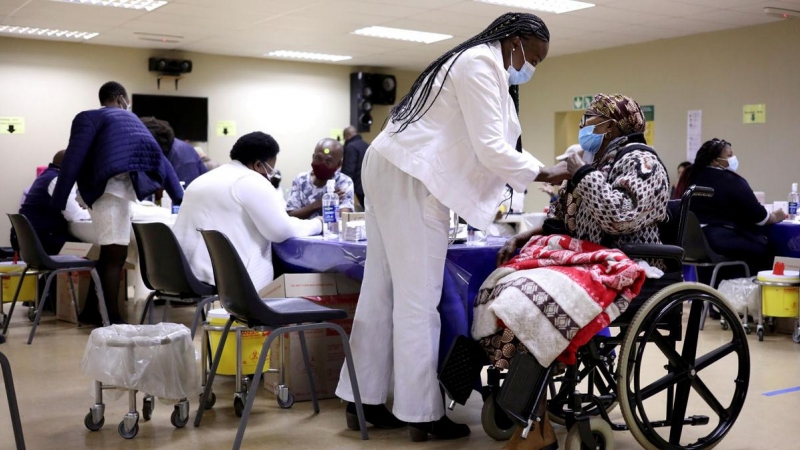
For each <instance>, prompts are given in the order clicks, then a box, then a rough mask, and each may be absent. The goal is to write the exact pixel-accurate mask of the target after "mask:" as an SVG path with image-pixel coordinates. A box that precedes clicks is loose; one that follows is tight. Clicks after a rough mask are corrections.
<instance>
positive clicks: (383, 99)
mask: <svg viewBox="0 0 800 450" xmlns="http://www.w3.org/2000/svg"><path fill="white" fill-rule="evenodd" d="M396 96H397V79H396V78H395V77H394V75H381V74H373V73H365V72H356V73H351V74H350V123H351V124H353V126H355V127H356V128H357V129H358V131H359V132H368V131H369V130H370V126H371V125H372V113H371V112H372V107H373V105H393V104H394V102H395V99H396Z"/></svg>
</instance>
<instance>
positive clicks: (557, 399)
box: [547, 349, 618, 425]
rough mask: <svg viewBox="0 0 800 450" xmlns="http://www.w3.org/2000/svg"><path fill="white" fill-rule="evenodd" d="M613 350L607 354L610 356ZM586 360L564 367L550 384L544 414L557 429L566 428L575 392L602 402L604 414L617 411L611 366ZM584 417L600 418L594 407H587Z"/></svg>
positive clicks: (582, 358)
mask: <svg viewBox="0 0 800 450" xmlns="http://www.w3.org/2000/svg"><path fill="white" fill-rule="evenodd" d="M612 351H613V349H611V350H608V352H607V353H609V354H610V353H611V352H612ZM587 358H589V356H587V355H580V356H579V357H578V363H577V364H575V365H572V366H567V368H566V371H565V372H564V373H563V374H561V375H557V376H554V377H553V378H552V379H551V380H550V400H548V401H547V414H548V416H549V417H550V420H551V421H552V422H553V423H555V424H558V425H566V424H567V414H568V412H567V411H569V410H570V409H571V408H572V406H571V404H570V399H571V398H572V395H573V394H574V393H575V391H576V390H578V391H580V392H582V393H586V394H589V395H596V396H598V397H601V398H602V400H603V406H604V407H605V408H604V409H605V410H606V413H610V412H611V411H613V410H614V409H615V408H616V407H617V404H618V402H617V382H616V380H615V379H614V363H613V361H612V359H611V358H609V359H607V360H606V361H595V360H589V361H587ZM583 413H584V414H589V415H599V414H600V413H599V412H598V411H597V407H596V406H594V405H591V406H587V407H586V409H585V410H583Z"/></svg>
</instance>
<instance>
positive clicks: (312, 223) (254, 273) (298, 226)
mask: <svg viewBox="0 0 800 450" xmlns="http://www.w3.org/2000/svg"><path fill="white" fill-rule="evenodd" d="M285 206H286V205H285V203H284V202H283V199H282V198H281V195H280V194H279V193H278V191H277V190H276V189H275V188H274V187H273V186H272V184H270V182H269V181H267V180H266V179H265V178H264V177H263V176H262V175H261V174H259V173H257V172H255V171H253V170H250V169H248V168H247V167H245V166H244V165H243V164H242V163H240V162H239V161H231V162H230V163H229V164H225V165H222V166H220V167H218V168H217V169H215V170H212V171H210V172H207V173H205V174H203V175H201V176H199V177H197V178H196V179H195V180H194V181H192V184H190V185H189V187H188V188H187V189H186V193H185V194H184V196H183V203H182V204H181V209H180V212H179V213H178V219H177V220H176V221H175V226H174V227H173V228H172V231H173V232H174V233H175V237H176V238H177V239H178V242H179V243H180V244H181V248H182V249H183V253H184V255H186V259H187V260H188V261H189V266H191V268H192V272H194V274H195V276H196V277H197V278H198V279H199V280H201V281H204V282H206V283H209V284H214V271H213V268H212V267H211V257H210V256H209V255H208V250H207V249H206V244H205V242H204V241H203V237H202V235H201V234H200V232H198V231H197V229H198V228H200V229H204V230H217V231H220V232H222V233H223V234H225V235H226V236H227V237H228V239H230V241H231V243H233V246H234V247H235V248H236V251H237V252H238V253H239V257H240V258H241V259H242V262H243V263H244V265H245V267H246V268H247V272H248V273H249V274H250V278H251V279H252V280H253V284H254V285H255V287H256V289H261V288H262V287H264V286H266V285H267V284H269V282H271V281H272V278H273V268H272V243H273V242H283V241H285V240H286V239H289V238H291V237H302V236H310V235H314V234H319V233H320V232H322V222H320V221H319V220H317V219H312V220H300V219H297V218H294V217H289V215H288V214H287V213H286V208H285Z"/></svg>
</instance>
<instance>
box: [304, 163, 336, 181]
mask: <svg viewBox="0 0 800 450" xmlns="http://www.w3.org/2000/svg"><path fill="white" fill-rule="evenodd" d="M311 170H312V171H313V172H314V176H315V177H317V179H318V180H321V181H328V180H330V179H331V178H333V176H334V175H336V171H337V170H338V168H336V167H334V168H330V167H328V166H326V165H325V163H311Z"/></svg>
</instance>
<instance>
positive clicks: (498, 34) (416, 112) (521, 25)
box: [389, 13, 550, 133]
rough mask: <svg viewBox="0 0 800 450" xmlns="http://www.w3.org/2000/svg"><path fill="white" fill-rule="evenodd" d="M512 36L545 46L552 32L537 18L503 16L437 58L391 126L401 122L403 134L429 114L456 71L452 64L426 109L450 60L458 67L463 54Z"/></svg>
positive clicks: (401, 105)
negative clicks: (532, 39)
mask: <svg viewBox="0 0 800 450" xmlns="http://www.w3.org/2000/svg"><path fill="white" fill-rule="evenodd" d="M510 36H519V37H524V38H528V37H531V36H533V37H536V38H537V39H539V40H542V41H544V42H550V31H549V30H548V29H547V26H546V25H545V24H544V21H542V19H540V18H539V17H538V16H535V15H533V14H528V13H506V14H503V15H502V16H500V17H498V18H497V19H496V20H495V21H494V22H492V24H491V25H489V26H488V27H487V28H486V29H485V30H483V31H481V32H480V33H478V34H476V35H475V36H473V37H471V38H469V39H467V40H466V41H464V42H462V43H461V44H458V45H457V46H455V47H454V48H452V49H451V50H449V51H447V52H446V53H445V54H443V55H442V56H440V57H439V58H437V59H436V60H435V61H434V62H432V63H431V64H430V65H429V66H428V67H427V68H426V69H425V70H424V71H423V72H422V73H421V74H420V75H419V77H417V79H416V81H414V84H413V85H412V86H411V89H410V90H409V91H408V93H407V94H406V95H405V96H404V97H403V98H402V99H401V100H400V103H398V104H397V105H396V106H395V107H394V108H392V112H391V114H390V116H389V117H390V118H391V120H392V122H397V121H400V122H402V124H401V125H400V127H399V128H398V129H397V131H396V132H397V133H400V132H402V131H403V130H405V129H406V128H407V127H408V126H409V125H410V124H412V123H414V122H416V121H418V120H420V119H421V118H422V116H424V115H425V114H426V113H427V112H428V110H429V109H430V108H431V106H432V105H433V103H434V102H436V99H437V98H438V97H439V94H440V93H441V92H442V86H443V85H444V81H445V80H447V76H448V75H449V74H450V69H451V68H452V67H453V64H450V67H448V68H447V72H445V74H444V78H443V79H442V86H439V90H438V91H437V92H436V94H435V95H434V97H433V101H431V102H430V104H428V105H427V107H426V106H425V105H426V104H427V103H428V99H429V97H430V94H431V92H432V91H433V85H434V83H435V81H436V74H437V73H438V72H439V70H440V69H441V68H442V67H443V66H444V65H445V63H446V62H447V61H449V60H450V58H453V63H455V61H456V60H457V59H458V58H459V57H460V56H461V55H462V54H463V53H464V51H466V50H468V49H470V48H472V47H477V46H478V45H481V44H487V43H490V42H494V41H499V40H500V39H504V38H507V37H510Z"/></svg>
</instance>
